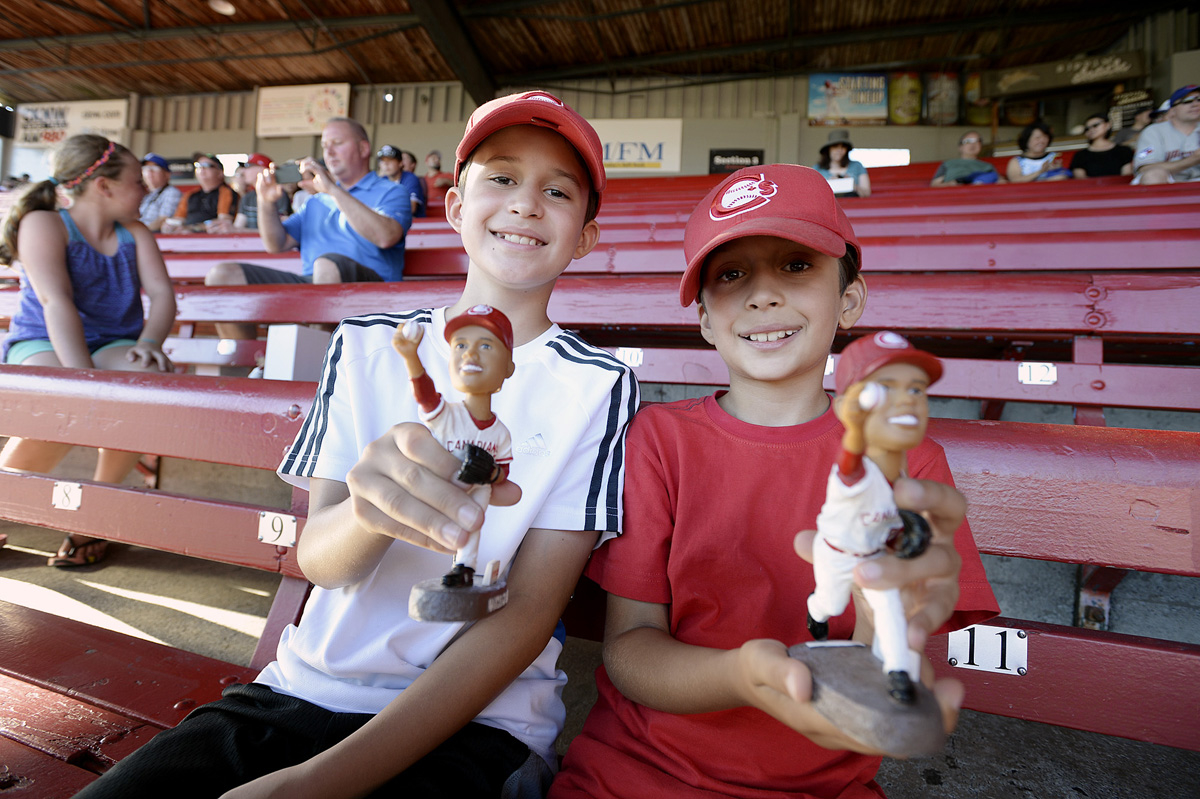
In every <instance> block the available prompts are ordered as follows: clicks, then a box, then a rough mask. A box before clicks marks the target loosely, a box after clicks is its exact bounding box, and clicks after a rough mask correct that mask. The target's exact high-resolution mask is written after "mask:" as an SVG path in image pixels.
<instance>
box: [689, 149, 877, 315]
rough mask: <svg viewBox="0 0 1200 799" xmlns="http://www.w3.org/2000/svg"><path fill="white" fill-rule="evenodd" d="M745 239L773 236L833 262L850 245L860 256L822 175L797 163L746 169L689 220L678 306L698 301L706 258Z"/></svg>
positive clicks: (711, 195) (702, 203) (725, 182)
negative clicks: (734, 242) (803, 246)
mask: <svg viewBox="0 0 1200 799" xmlns="http://www.w3.org/2000/svg"><path fill="white" fill-rule="evenodd" d="M746 236H775V237H776V238H782V239H787V240H789V241H794V242H796V243H797V244H803V245H805V246H806V247H812V248H813V249H814V250H816V251H817V252H820V253H824V254H825V255H829V256H832V257H834V258H841V257H842V256H843V255H845V254H846V246H847V245H849V246H851V247H853V248H854V249H855V250H857V251H858V253H859V255H860V256H861V255H862V248H861V247H859V246H858V239H857V238H856V237H855V235H854V228H852V227H851V226H850V220H849V219H847V218H846V214H845V212H844V211H842V206H840V205H839V204H838V201H837V199H836V198H835V197H834V196H833V190H832V189H830V188H829V183H828V181H826V180H825V178H823V177H821V173H820V172H817V170H815V169H812V168H810V167H806V166H796V165H795V164H768V165H766V166H756V167H746V168H745V169H739V170H738V171H737V172H734V173H733V174H732V175H730V176H729V177H727V178H726V179H725V180H723V181H721V182H720V183H719V184H717V186H716V188H714V189H713V190H712V191H710V192H709V193H708V195H707V196H706V197H705V198H704V199H703V200H701V201H700V204H699V205H697V206H696V210H694V211H692V215H691V217H690V218H689V219H688V223H687V228H686V229H685V231H684V234H683V257H684V258H685V259H686V261H687V268H686V269H685V270H684V273H683V280H682V281H680V283H679V303H680V305H683V306H684V307H686V306H688V305H691V304H692V303H693V302H695V300H696V295H697V294H698V293H699V292H700V270H701V268H702V267H703V266H704V259H705V258H706V257H707V256H708V254H709V253H710V252H712V251H713V250H715V249H716V248H717V247H720V246H721V245H722V244H724V243H725V242H727V241H732V240H733V239H740V238H744V237H746Z"/></svg>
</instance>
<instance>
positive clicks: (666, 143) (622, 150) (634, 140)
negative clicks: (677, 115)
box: [592, 119, 683, 177]
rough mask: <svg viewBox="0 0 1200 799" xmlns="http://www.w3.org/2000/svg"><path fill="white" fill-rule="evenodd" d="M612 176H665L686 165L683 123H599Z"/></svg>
mask: <svg viewBox="0 0 1200 799" xmlns="http://www.w3.org/2000/svg"><path fill="white" fill-rule="evenodd" d="M592 127H594V128H595V129H596V133H597V134H599V136H600V143H601V144H602V145H603V146H604V170H605V171H606V172H607V173H608V174H609V175H624V176H626V177H628V176H632V175H664V174H669V173H672V172H678V171H679V169H680V165H681V164H682V162H683V120H682V119H596V120H592Z"/></svg>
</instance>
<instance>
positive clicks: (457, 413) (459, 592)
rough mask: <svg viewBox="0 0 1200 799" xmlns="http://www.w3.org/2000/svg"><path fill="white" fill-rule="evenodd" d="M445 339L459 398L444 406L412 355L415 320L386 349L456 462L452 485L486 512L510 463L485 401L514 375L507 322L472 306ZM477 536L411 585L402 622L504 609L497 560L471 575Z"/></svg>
mask: <svg viewBox="0 0 1200 799" xmlns="http://www.w3.org/2000/svg"><path fill="white" fill-rule="evenodd" d="M445 336H446V341H447V343H449V344H450V383H451V385H453V386H454V388H455V390H457V391H458V392H460V393H461V394H463V395H464V399H463V400H462V401H461V402H447V401H446V400H445V399H444V398H443V397H442V395H441V394H440V393H439V392H438V391H437V389H436V388H434V385H433V380H432V379H431V378H430V377H429V375H428V374H426V372H425V367H424V366H423V365H422V364H421V358H420V356H419V355H418V354H417V348H418V346H419V345H420V343H421V339H422V338H423V337H424V328H422V327H421V326H420V325H418V324H416V323H415V322H409V323H408V324H406V325H404V326H402V327H400V328H398V329H397V330H396V334H395V335H394V336H393V337H392V347H393V348H395V350H396V352H398V353H400V356H401V357H402V358H403V359H404V365H405V367H406V368H407V369H408V376H409V377H410V378H411V379H412V386H413V394H414V395H415V397H416V400H417V405H418V406H419V407H420V409H421V421H423V422H424V423H425V426H426V427H428V428H429V430H430V432H432V433H433V436H434V438H436V439H437V440H438V441H440V442H441V443H442V444H443V445H445V447H446V449H447V450H448V451H449V452H450V453H451V454H452V455H454V456H455V457H457V458H458V459H459V460H460V461H462V464H463V465H462V468H461V469H460V470H459V473H458V479H459V480H460V481H462V482H463V483H466V484H468V485H470V486H472V488H471V492H470V493H471V498H472V499H474V500H475V501H476V502H478V503H479V505H480V506H481V507H484V508H486V507H487V505H488V500H489V499H490V498H491V495H492V485H493V484H496V483H501V482H504V481H505V480H507V479H508V469H509V466H510V465H511V463H512V438H511V437H510V436H509V433H508V428H507V427H505V426H504V423H503V422H501V421H500V420H499V419H498V418H496V416H495V414H493V413H492V395H493V394H495V393H496V392H497V391H499V390H500V387H501V386H502V385H503V384H504V381H505V380H507V379H508V378H510V377H512V374H513V371H514V369H515V367H514V365H513V360H512V349H513V332H512V324H511V323H510V322H509V321H508V317H507V316H505V315H504V314H503V313H501V312H500V311H498V310H496V309H495V308H492V307H491V306H489V305H475V306H472V307H471V308H469V309H467V311H466V312H465V313H462V314H459V315H458V316H456V317H454V318H453V319H451V320H449V321H448V322H446V333H445ZM479 536H480V533H478V532H476V533H473V534H472V535H471V538H470V540H468V541H467V543H466V544H465V545H463V547H462V548H461V549H459V550H458V552H456V553H455V556H454V566H453V568H452V569H451V570H450V571H449V572H448V573H447V574H446V575H445V576H444V577H442V578H441V579H440V580H436V579H435V580H426V581H424V582H421V583H418V584H417V585H416V586H414V587H413V590H412V594H411V595H410V596H409V602H408V615H409V616H411V617H412V618H414V619H416V620H417V621H473V620H475V619H479V618H482V617H484V616H486V615H487V614H489V613H492V612H493V611H496V610H499V609H500V608H502V607H504V605H505V604H507V602H508V588H507V586H506V585H505V584H504V582H503V581H502V580H500V579H499V572H500V564H499V563H498V562H495V561H493V562H491V563H489V564H488V565H487V567H486V568H485V570H484V572H483V574H482V575H480V576H479V579H477V577H476V566H477V563H476V561H477V560H478V558H479Z"/></svg>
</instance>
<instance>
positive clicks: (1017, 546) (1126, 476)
mask: <svg viewBox="0 0 1200 799" xmlns="http://www.w3.org/2000/svg"><path fill="white" fill-rule="evenodd" d="M0 377H2V379H0V406H2V407H5V408H6V409H8V410H9V412H8V413H6V416H5V421H6V425H5V427H6V430H5V432H7V433H12V434H18V435H27V436H32V437H39V438H46V439H50V440H63V441H70V442H72V443H78V444H83V445H89V446H96V445H100V444H104V445H109V446H116V447H123V448H129V449H137V450H146V451H157V452H162V453H164V454H167V455H170V456H176V457H191V458H200V459H205V460H211V461H214V462H219V463H235V464H239V465H246V466H255V467H259V468H272V467H273V466H274V465H275V462H276V461H277V460H278V458H279V454H280V451H281V449H282V446H283V445H284V444H285V443H286V442H287V441H289V440H290V438H291V436H292V435H293V434H294V431H295V429H296V426H297V425H298V424H299V423H300V421H301V417H302V416H303V410H301V409H302V408H307V403H308V401H309V399H310V398H311V395H312V393H313V391H314V389H315V386H314V385H313V384H308V383H287V382H274V381H251V380H241V379H239V380H225V381H213V380H211V379H203V378H194V377H186V376H151V377H148V378H147V377H142V376H133V375H127V374H119V373H111V372H90V371H78V372H76V371H65V370H52V369H34V368H13V367H0ZM13 411H17V412H16V413H14V412H13ZM64 420H69V421H70V423H68V424H64V423H63V421H64ZM931 435H932V436H933V437H935V438H936V439H937V440H939V441H940V442H941V443H942V444H943V446H945V448H946V451H947V456H948V458H949V461H950V465H951V468H952V470H953V472H954V475H955V479H956V481H957V482H958V485H959V486H960V487H961V488H962V490H963V491H964V493H966V494H967V496H968V497H969V499H970V502H971V508H972V510H971V517H972V526H973V529H974V530H975V535H976V539H977V542H978V545H979V548H980V550H981V551H982V552H984V553H988V554H994V555H1003V556H1008V557H1032V558H1037V559H1042V560H1057V561H1064V562H1072V563H1075V562H1083V563H1087V564H1094V565H1100V566H1113V567H1120V568H1129V569H1140V570H1148V571H1158V572H1164V573H1171V574H1186V575H1191V576H1200V564H1198V563H1197V561H1196V559H1195V558H1194V557H1192V553H1191V545H1190V540H1191V537H1192V536H1193V535H1195V534H1196V533H1197V532H1198V531H1197V529H1196V513H1195V494H1196V490H1197V488H1196V474H1200V433H1170V432H1155V431H1135V430H1122V429H1111V428H1087V427H1071V426H1059V425H1029V424H1020V423H999V422H966V421H953V420H935V421H934V422H933V424H932V425H931ZM54 482H55V481H54V479H53V478H49V477H41V476H35V475H12V474H0V496H3V497H7V498H9V499H5V500H4V501H3V502H0V517H2V518H6V519H11V520H14V521H19V522H24V523H32V524H48V525H52V526H54V527H58V528H61V529H67V530H72V531H76V532H81V533H85V534H100V535H104V536H105V537H108V538H110V539H113V540H119V541H125V542H128V543H133V544H138V545H143V546H151V547H156V548H163V549H167V550H169V551H175V552H180V553H183V554H189V555H192V556H196V557H202V558H209V559H217V560H222V561H225V562H232V563H239V564H242V565H250V566H254V567H257V568H264V569H268V570H271V571H277V572H281V573H282V574H284V575H292V574H296V573H297V572H296V571H295V563H294V558H293V556H292V550H291V549H290V548H282V547H276V546H274V545H272V544H267V543H261V542H259V541H258V531H259V526H260V522H259V519H260V514H262V513H272V512H275V511H274V510H272V509H265V508H256V507H253V506H247V505H242V504H238V503H226V502H218V501H213V500H199V499H195V498H191V497H185V496H181V495H177V494H167V493H164V492H150V491H146V490H144V489H136V488H129V487H124V486H104V485H98V484H93V483H88V482H86V481H83V482H81V490H82V494H81V496H82V499H83V501H82V503H81V505H80V507H79V509H78V510H75V511H71V510H64V509H58V508H54V507H53V506H52V504H51V496H52V494H53V491H54ZM301 499H302V498H301ZM1130 508H1134V509H1135V510H1136V509H1139V508H1141V509H1143V510H1144V511H1146V512H1134V513H1131V512H1130ZM284 513H291V514H294V515H295V516H297V517H298V525H297V526H298V529H299V530H301V531H302V529H303V517H304V509H303V507H302V505H301V504H300V503H299V502H298V503H297V504H296V507H294V508H293V509H291V510H290V511H284ZM115 519H120V520H122V521H121V523H119V524H115V523H114V520H115ZM587 585H588V584H587V583H583V584H581V589H580V593H579V595H578V596H577V600H576V602H575V603H573V605H572V608H571V609H570V612H569V615H568V618H567V624H568V631H569V632H570V634H572V635H576V636H583V637H595V636H598V635H599V633H600V627H599V626H598V625H599V621H600V619H599V617H597V616H596V612H597V608H596V606H595V605H594V604H589V601H591V602H595V600H596V599H597V597H595V596H594V594H593V595H592V596H591V600H589V598H588V597H589V592H588V589H587V587H586V586H587ZM305 589H306V584H305V583H304V581H303V580H302V579H300V578H290V579H286V580H285V582H284V585H283V587H281V591H280V594H279V596H278V597H277V599H276V602H275V605H274V607H273V609H272V613H271V623H270V624H269V625H268V629H267V631H266V632H264V634H263V637H262V641H261V643H260V648H259V652H258V653H257V654H256V656H255V661H254V663H253V664H251V666H250V667H249V668H246V667H239V666H235V665H231V664H227V663H222V662H221V661H216V660H212V659H209V658H201V657H199V656H196V655H191V654H188V653H184V652H181V651H179V650H176V649H172V648H170V647H164V646H161V645H158V644H153V643H149V642H145V641H142V640H139V639H130V638H127V637H126V636H123V635H120V634H117V633H111V632H107V631H101V630H96V629H92V628H89V627H87V626H86V625H83V624H80V623H78V622H73V621H70V620H63V619H59V618H57V617H52V616H47V615H46V614H43V613H40V612H38V611H33V610H28V609H26V608H22V607H18V606H4V607H3V609H2V610H3V612H2V613H0V695H2V696H3V697H4V700H5V703H6V708H7V709H8V713H6V714H5V715H4V719H3V720H2V721H0V751H2V752H3V756H4V758H5V763H6V764H7V765H8V766H9V773H11V774H14V775H15V776H16V777H18V778H21V779H37V780H38V781H39V783H40V784H41V785H42V786H43V787H45V788H46V793H44V794H39V795H45V796H56V795H64V796H65V795H70V792H71V791H73V790H76V789H77V788H78V787H79V786H80V785H82V784H84V783H85V782H86V781H88V780H89V779H91V778H92V777H93V776H94V774H95V773H98V772H102V771H103V770H104V769H105V768H107V767H108V766H109V765H111V763H112V762H114V761H116V760H119V759H120V758H121V757H123V756H124V755H126V754H128V753H129V752H130V751H132V749H134V748H136V746H138V745H140V744H141V743H143V742H144V741H145V740H147V739H148V738H149V737H151V736H152V735H153V734H154V733H155V732H157V731H158V730H161V729H163V728H166V727H168V726H171V725H172V724H174V723H177V722H178V720H179V719H180V718H182V716H183V715H185V714H186V712H187V711H188V710H189V709H190V708H192V707H194V706H195V704H197V703H200V702H204V701H208V700H210V699H212V698H214V697H215V696H216V695H217V694H218V693H219V691H220V690H221V688H222V687H223V686H224V685H225V684H228V683H229V682H231V681H233V680H238V679H246V678H248V677H249V676H250V675H251V674H253V673H254V671H255V670H256V668H257V667H258V666H260V665H261V664H262V663H263V662H265V661H266V660H269V659H270V652H271V651H272V649H273V646H274V641H275V640H276V639H277V636H278V631H279V629H280V627H281V626H282V624H284V623H286V622H287V621H291V620H294V619H295V618H296V614H297V613H298V609H299V607H300V605H301V604H302V602H303V598H304V594H305ZM51 631H52V632H53V634H50V632H51ZM1005 631H1008V632H1010V633H1011V635H1012V636H1013V637H1014V638H1013V640H1012V644H1013V651H1014V658H1015V650H1016V648H1017V639H1016V636H1018V635H1019V634H1023V636H1024V637H1022V638H1020V642H1021V643H1022V644H1023V645H1024V647H1025V649H1026V650H1027V654H1026V657H1025V660H1024V663H1023V667H1022V668H1023V669H1024V672H1023V673H1020V674H1018V673H1017V670H1016V669H1015V668H1011V669H1009V673H1004V672H1003V671H1000V670H993V671H974V670H967V669H964V668H953V667H951V666H950V665H949V663H948V661H947V654H946V652H947V650H946V646H947V644H946V641H945V639H935V640H934V641H933V642H931V645H930V649H929V654H930V655H931V657H932V658H933V660H934V661H935V663H936V664H938V668H939V670H941V671H943V672H951V671H952V673H953V675H954V676H955V677H958V678H959V679H962V680H964V681H965V682H966V683H967V686H968V691H967V701H966V707H967V708H969V709H975V710H982V711H986V712H991V713H998V714H1001V715H1007V716H1013V717H1017V718H1025V719H1033V720H1037V721H1043V722H1047V723H1052V724H1058V725H1062V726H1067V727H1072V728H1075V729H1083V730H1090V731H1094V732H1102V733H1105V734H1111V735H1118V736H1122V737H1129V738H1133V739H1136V740H1145V741H1151V742H1155V743H1161V744H1167V745H1170V746H1177V747H1183V748H1188V749H1192V750H1200V727H1197V726H1196V725H1195V723H1194V720H1195V718H1197V714H1198V713H1200V693H1198V692H1197V691H1196V690H1195V685H1196V684H1197V679H1200V646H1196V645H1190V644H1178V643H1171V642H1165V641H1159V640H1155V639H1147V638H1142V637H1138V636H1130V635H1119V634H1113V633H1104V632H1098V631H1094V630H1086V629H1080V628H1072V627H1063V626H1057V625H1050V624H1044V623H1034V622H1028V621H1022V620H1019V619H1001V620H998V621H994V622H993V623H992V624H991V625H989V626H988V627H987V628H979V629H977V630H976V634H977V635H980V636H982V635H989V636H997V635H1002V634H1004V633H1005ZM1018 631H1020V633H1018ZM980 649H981V652H982V649H983V647H982V646H981V647H980ZM980 659H982V655H981V656H980ZM1014 662H1015V661H1014ZM977 665H986V664H977ZM993 665H997V664H993ZM1147 675H1152V678H1151V679H1148V678H1147ZM1080 685H1086V686H1087V695H1088V699H1087V701H1079V686H1080ZM14 769H15V770H14ZM55 791H57V792H55Z"/></svg>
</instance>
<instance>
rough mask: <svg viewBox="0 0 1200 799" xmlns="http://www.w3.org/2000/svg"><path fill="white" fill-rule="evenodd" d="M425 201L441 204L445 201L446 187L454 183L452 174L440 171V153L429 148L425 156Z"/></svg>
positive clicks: (430, 203) (431, 203)
mask: <svg viewBox="0 0 1200 799" xmlns="http://www.w3.org/2000/svg"><path fill="white" fill-rule="evenodd" d="M424 181H425V201H426V202H427V203H428V204H429V205H441V204H442V203H444V202H445V201H446V189H448V188H450V187H451V186H452V185H454V176H453V175H451V174H450V173H449V172H443V171H442V154H441V152H439V151H438V150H430V152H429V155H427V156H425V177H424Z"/></svg>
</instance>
